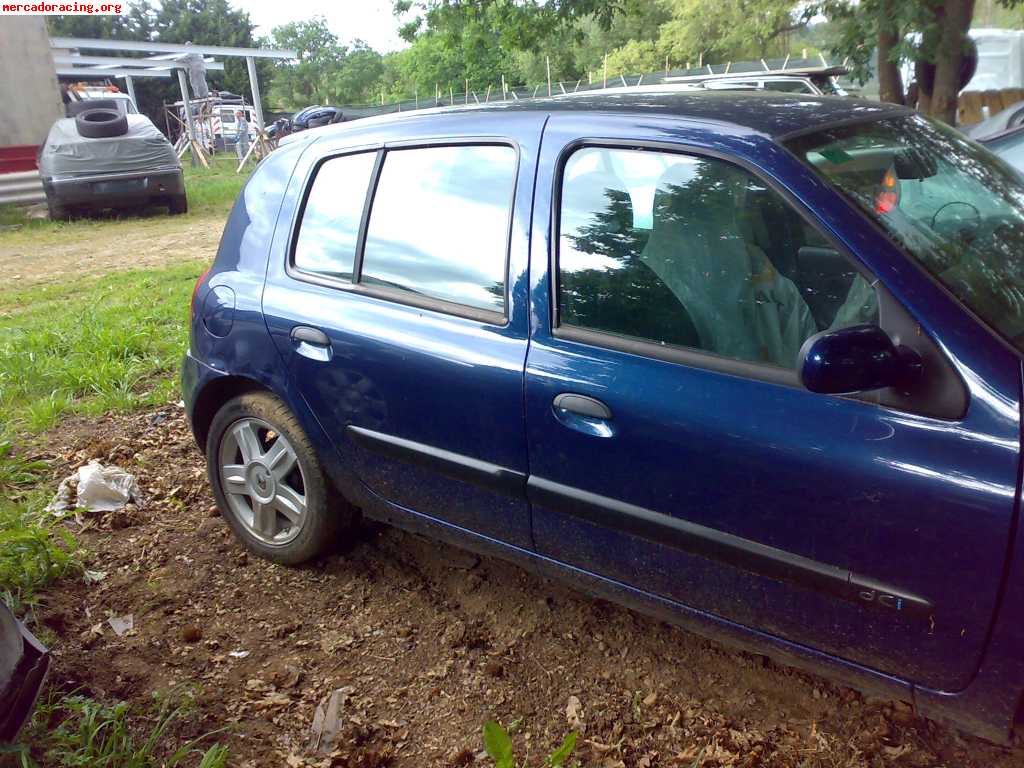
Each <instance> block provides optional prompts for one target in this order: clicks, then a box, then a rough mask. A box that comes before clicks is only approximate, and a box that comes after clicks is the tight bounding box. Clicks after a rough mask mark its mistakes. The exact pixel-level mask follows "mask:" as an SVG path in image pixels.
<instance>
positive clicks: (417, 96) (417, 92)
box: [412, 86, 420, 109]
mask: <svg viewBox="0 0 1024 768" xmlns="http://www.w3.org/2000/svg"><path fill="white" fill-rule="evenodd" d="M412 97H413V98H414V99H415V100H416V109H419V108H420V89H419V88H417V87H416V86H413V89H412Z"/></svg>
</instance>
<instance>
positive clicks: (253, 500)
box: [219, 417, 306, 545]
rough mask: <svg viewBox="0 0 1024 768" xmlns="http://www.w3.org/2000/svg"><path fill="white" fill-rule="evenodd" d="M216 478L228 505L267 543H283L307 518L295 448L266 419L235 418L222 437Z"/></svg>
mask: <svg viewBox="0 0 1024 768" xmlns="http://www.w3.org/2000/svg"><path fill="white" fill-rule="evenodd" d="M219 463H220V467H219V470H220V480H221V487H222V489H223V491H224V496H225V499H226V501H227V505H228V510H227V511H229V512H231V514H232V515H233V516H234V517H235V518H236V519H237V520H238V521H239V522H240V523H241V524H242V525H243V526H245V528H246V530H247V531H248V533H250V534H251V535H252V536H254V537H255V538H257V539H259V540H260V541H262V542H264V543H266V544H273V545H282V544H287V543H288V542H290V541H291V540H292V539H294V538H295V537H296V536H298V535H299V531H301V530H302V526H303V524H304V523H305V521H306V479H305V477H304V476H303V472H302V466H301V465H300V464H299V460H298V456H297V455H296V453H295V450H294V449H293V448H292V446H291V445H290V444H289V443H288V440H287V439H286V438H285V437H284V435H282V434H281V433H280V432H278V431H277V430H276V429H275V428H274V427H273V426H272V425H271V424H269V423H268V422H265V421H263V420H262V419H258V418H255V417H249V418H244V419H239V420H238V421H236V422H235V423H234V424H232V425H231V426H230V427H228V428H227V429H226V430H225V431H224V435H223V436H222V437H221V444H220V451H219Z"/></svg>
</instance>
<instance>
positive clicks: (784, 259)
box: [558, 147, 877, 368]
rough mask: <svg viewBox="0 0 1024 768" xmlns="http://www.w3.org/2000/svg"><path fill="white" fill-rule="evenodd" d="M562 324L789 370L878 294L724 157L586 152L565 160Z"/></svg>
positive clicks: (866, 318) (857, 318)
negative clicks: (806, 348) (810, 345)
mask: <svg viewBox="0 0 1024 768" xmlns="http://www.w3.org/2000/svg"><path fill="white" fill-rule="evenodd" d="M559 215H560V222H559V224H560V226H559V235H560V237H559V246H558V247H559V250H558V313H559V314H558V321H559V323H560V324H561V325H566V326H576V327H580V328H586V329H590V330H596V331H603V332H606V333H611V334H616V335H619V336H625V337H629V338H633V339H640V340H644V341H651V342H655V343H658V344H670V345H675V346H681V347H690V348H694V349H700V350H704V351H707V352H712V353H715V354H718V355H722V356H724V357H729V358H733V359H737V360H745V361H749V362H759V363H766V364H770V365H775V366H780V367H783V368H794V367H796V365H797V357H798V353H799V351H800V347H801V345H802V344H803V342H804V341H805V340H806V339H807V338H808V337H810V336H812V335H813V334H815V333H817V332H818V331H820V330H824V329H827V328H838V327H843V326H847V325H856V324H858V323H864V322H876V321H877V301H876V298H875V295H874V291H873V290H872V288H871V287H870V286H869V285H868V283H867V282H866V281H865V280H864V279H863V278H862V277H860V276H859V275H858V273H857V272H856V270H854V269H853V267H852V266H851V265H850V264H849V262H848V261H847V260H846V258H845V257H844V256H843V255H842V254H840V253H839V252H838V251H836V250H835V249H834V248H832V247H831V245H830V243H829V241H828V240H827V239H826V238H825V237H823V236H822V235H821V234H820V233H819V232H818V231H817V230H816V229H814V228H813V227H811V226H810V225H809V224H808V223H807V222H806V220H805V219H804V218H803V217H802V216H800V215H799V214H798V213H797V212H796V211H795V210H794V209H793V208H792V207H791V206H790V204H789V203H788V202H787V201H786V200H785V199H784V198H782V196H781V195H779V194H778V193H777V192H775V191H774V190H773V189H771V188H770V187H768V186H767V185H766V184H765V183H763V182H762V181H760V180H759V179H758V178H757V177H755V176H754V175H753V174H751V173H749V172H748V171H746V170H744V169H742V168H740V167H738V166H736V165H733V164H732V163H728V162H725V161H722V160H717V159H712V158H703V157H695V156H689V155H681V154H670V153H663V152H649V151H642V150H627V149H606V148H598V147H587V148H584V149H581V150H578V151H576V152H575V153H573V155H572V156H570V158H569V160H568V162H567V163H566V166H565V170H564V173H563V179H562V194H561V210H560V214H559Z"/></svg>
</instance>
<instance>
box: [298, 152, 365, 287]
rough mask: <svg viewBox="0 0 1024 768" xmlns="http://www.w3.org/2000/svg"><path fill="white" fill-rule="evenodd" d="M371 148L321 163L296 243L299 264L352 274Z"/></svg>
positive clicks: (334, 274)
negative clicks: (368, 150)
mask: <svg viewBox="0 0 1024 768" xmlns="http://www.w3.org/2000/svg"><path fill="white" fill-rule="evenodd" d="M376 157H377V155H376V153H375V152H363V153H360V154H357V155H345V156H343V157H334V158H331V159H330V160H328V161H327V162H325V163H324V164H323V165H321V166H320V169H319V170H318V171H317V174H316V177H315V178H314V179H313V186H312V188H311V189H310V191H309V197H308V198H307V199H306V207H305V209H304V210H303V212H302V222H301V223H300V224H299V236H298V239H297V240H296V242H295V256H294V264H295V267H296V268H297V269H300V270H302V271H303V272H309V273H312V274H315V275H323V276H325V277H332V278H336V279H341V280H351V279H352V265H353V264H354V263H355V257H356V244H357V242H358V240H359V222H360V219H362V216H363V204H364V202H365V200H366V188H367V186H368V185H369V183H370V175H371V174H372V173H373V164H374V161H375V160H376Z"/></svg>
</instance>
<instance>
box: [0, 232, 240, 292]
mask: <svg viewBox="0 0 1024 768" xmlns="http://www.w3.org/2000/svg"><path fill="white" fill-rule="evenodd" d="M223 231H224V216H223V215H222V214H216V215H209V216H201V217H195V218H193V217H177V216H166V215H159V216H142V215H137V214H135V215H126V216H125V217H124V218H122V219H120V220H104V219H95V220H89V221H84V222H80V223H79V224H78V225H77V226H75V227H74V228H68V229H63V228H62V229H46V230H39V231H31V230H25V231H20V232H19V231H14V232H9V233H0V273H2V274H3V275H4V279H5V283H6V288H29V287H32V286H36V285H41V284H47V283H60V282H66V281H67V280H69V279H78V278H82V277H89V276H91V275H100V274H107V273H109V272H112V271H118V270H125V269H142V268H145V267H160V266H164V265H167V264H172V263H179V262H182V261H187V260H189V259H197V260H205V261H212V260H213V257H214V256H215V255H216V253H217V244H218V243H219V242H220V235H221V232H223ZM129 243H130V245H129Z"/></svg>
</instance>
